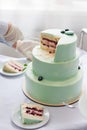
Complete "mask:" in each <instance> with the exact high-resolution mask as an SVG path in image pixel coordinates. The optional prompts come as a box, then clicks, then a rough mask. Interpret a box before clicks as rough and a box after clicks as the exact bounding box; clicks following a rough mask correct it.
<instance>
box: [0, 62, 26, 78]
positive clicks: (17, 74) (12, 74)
mask: <svg viewBox="0 0 87 130" xmlns="http://www.w3.org/2000/svg"><path fill="white" fill-rule="evenodd" d="M4 64H5V63H2V64H1V65H0V74H2V75H4V76H9V77H11V76H19V75H23V74H24V73H25V72H26V70H27V67H26V68H25V69H24V70H23V71H21V72H18V73H8V72H4V71H3V65H4Z"/></svg>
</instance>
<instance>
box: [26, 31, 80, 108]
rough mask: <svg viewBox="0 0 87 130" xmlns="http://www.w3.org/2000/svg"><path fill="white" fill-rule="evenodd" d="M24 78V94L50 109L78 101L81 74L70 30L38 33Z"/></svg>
mask: <svg viewBox="0 0 87 130" xmlns="http://www.w3.org/2000/svg"><path fill="white" fill-rule="evenodd" d="M40 41H41V42H40V45H39V46H36V47H35V48H34V49H33V51H32V56H33V59H32V62H31V63H30V64H29V67H28V70H27V72H26V74H25V91H24V92H25V94H26V95H27V96H28V97H29V98H31V99H32V100H34V101H36V102H38V103H41V104H44V105H49V106H60V105H63V102H66V103H73V102H75V101H77V100H78V99H79V97H80V95H81V91H82V71H81V68H80V66H79V54H78V52H77V50H76V43H77V36H76V34H75V33H74V32H73V31H70V30H69V29H64V30H62V29H61V30H59V29H48V30H45V31H42V32H41V39H40Z"/></svg>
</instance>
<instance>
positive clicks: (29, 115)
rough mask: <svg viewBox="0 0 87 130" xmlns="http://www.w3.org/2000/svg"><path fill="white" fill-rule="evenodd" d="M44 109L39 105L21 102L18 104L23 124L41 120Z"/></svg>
mask: <svg viewBox="0 0 87 130" xmlns="http://www.w3.org/2000/svg"><path fill="white" fill-rule="evenodd" d="M43 112H44V109H43V107H42V106H40V105H35V104H28V103H23V104H21V106H20V113H21V121H22V123H23V124H34V123H39V122H41V121H43V119H44V117H43Z"/></svg>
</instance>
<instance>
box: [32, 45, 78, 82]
mask: <svg viewBox="0 0 87 130" xmlns="http://www.w3.org/2000/svg"><path fill="white" fill-rule="evenodd" d="M78 64H79V56H78V54H77V55H76V57H75V58H73V59H72V60H69V61H66V62H54V55H53V54H49V53H48V52H46V51H44V50H41V49H40V47H39V46H37V47H35V48H34V50H33V62H32V68H33V73H34V74H35V75H36V76H37V77H39V76H42V77H43V78H44V79H47V80H51V81H58V80H65V79H67V78H70V77H72V76H74V75H75V74H76V73H77V71H78Z"/></svg>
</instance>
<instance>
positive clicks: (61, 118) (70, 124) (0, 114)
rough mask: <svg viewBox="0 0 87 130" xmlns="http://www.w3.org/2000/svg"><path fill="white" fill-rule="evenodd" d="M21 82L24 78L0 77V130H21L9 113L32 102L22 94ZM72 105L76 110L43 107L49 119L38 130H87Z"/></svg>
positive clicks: (86, 54)
mask: <svg viewBox="0 0 87 130" xmlns="http://www.w3.org/2000/svg"><path fill="white" fill-rule="evenodd" d="M81 56H83V57H85V56H87V53H86V52H84V51H81ZM84 78H85V75H84ZM23 81H24V76H18V77H12V78H9V77H4V76H2V75H0V130H21V128H19V127H17V126H16V125H14V124H13V123H12V121H11V113H12V111H13V110H14V109H15V108H16V107H17V106H19V105H20V104H21V103H23V102H32V101H30V100H29V99H28V98H27V97H26V96H25V95H24V94H23V91H22V85H23ZM84 81H85V80H84ZM73 105H75V106H76V108H74V109H70V108H68V107H66V106H63V107H49V106H45V107H46V108H47V109H48V110H49V112H50V119H49V122H48V123H47V124H46V125H45V126H43V127H41V128H38V130H87V120H86V119H85V118H84V117H83V116H82V114H81V113H80V111H79V108H78V102H77V103H75V104H73Z"/></svg>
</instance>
